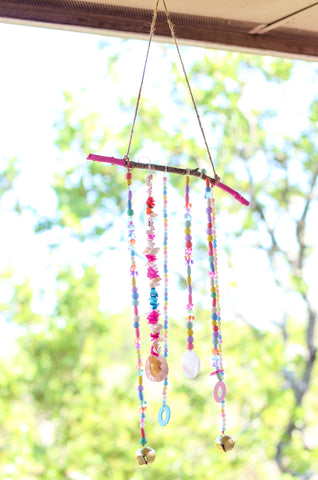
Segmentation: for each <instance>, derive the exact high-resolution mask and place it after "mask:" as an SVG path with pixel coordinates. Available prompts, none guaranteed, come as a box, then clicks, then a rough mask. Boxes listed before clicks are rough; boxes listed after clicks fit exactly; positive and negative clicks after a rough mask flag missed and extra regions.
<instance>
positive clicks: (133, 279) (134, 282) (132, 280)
mask: <svg viewBox="0 0 318 480" xmlns="http://www.w3.org/2000/svg"><path fill="white" fill-rule="evenodd" d="M131 284H132V286H133V287H135V286H136V279H135V278H132V279H131Z"/></svg>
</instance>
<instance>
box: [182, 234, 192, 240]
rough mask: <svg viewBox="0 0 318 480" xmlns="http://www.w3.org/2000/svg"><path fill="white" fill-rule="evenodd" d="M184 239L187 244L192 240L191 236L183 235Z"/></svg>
mask: <svg viewBox="0 0 318 480" xmlns="http://www.w3.org/2000/svg"><path fill="white" fill-rule="evenodd" d="M184 238H185V240H187V241H189V242H190V241H191V240H192V237H191V235H185V236H184Z"/></svg>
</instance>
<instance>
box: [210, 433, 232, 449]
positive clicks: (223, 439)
mask: <svg viewBox="0 0 318 480" xmlns="http://www.w3.org/2000/svg"><path fill="white" fill-rule="evenodd" d="M234 445H235V440H234V438H233V437H230V435H220V436H219V437H218V438H217V439H216V440H215V446H216V448H217V449H218V450H221V451H222V452H229V451H230V450H232V449H233V448H234Z"/></svg>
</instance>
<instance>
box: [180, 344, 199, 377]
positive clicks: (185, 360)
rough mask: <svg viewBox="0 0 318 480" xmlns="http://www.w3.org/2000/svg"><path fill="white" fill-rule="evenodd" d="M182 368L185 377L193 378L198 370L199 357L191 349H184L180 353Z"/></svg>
mask: <svg viewBox="0 0 318 480" xmlns="http://www.w3.org/2000/svg"><path fill="white" fill-rule="evenodd" d="M182 370H183V373H184V375H185V376H186V377H187V378H195V377H196V376H197V375H198V373H199V371H200V359H199V357H198V355H197V354H196V353H195V352H194V351H193V350H186V351H185V352H184V354H183V355H182Z"/></svg>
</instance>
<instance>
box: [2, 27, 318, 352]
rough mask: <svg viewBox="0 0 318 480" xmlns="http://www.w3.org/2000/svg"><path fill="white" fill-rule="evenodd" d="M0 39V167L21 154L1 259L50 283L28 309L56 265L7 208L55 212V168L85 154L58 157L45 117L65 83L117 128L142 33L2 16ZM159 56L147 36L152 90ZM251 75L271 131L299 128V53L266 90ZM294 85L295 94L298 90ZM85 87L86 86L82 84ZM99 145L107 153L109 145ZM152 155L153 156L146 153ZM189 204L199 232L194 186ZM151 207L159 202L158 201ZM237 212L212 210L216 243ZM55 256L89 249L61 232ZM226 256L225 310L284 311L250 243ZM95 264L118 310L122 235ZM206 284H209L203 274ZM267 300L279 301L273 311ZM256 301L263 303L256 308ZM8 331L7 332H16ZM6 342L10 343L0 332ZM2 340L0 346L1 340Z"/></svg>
mask: <svg viewBox="0 0 318 480" xmlns="http://www.w3.org/2000/svg"><path fill="white" fill-rule="evenodd" d="M101 40H103V41H104V40H107V42H109V46H108V47H107V49H106V52H107V53H109V54H112V55H114V54H116V53H118V52H121V61H120V64H119V67H118V68H119V69H118V70H117V75H118V83H117V84H116V85H115V84H114V83H113V82H111V81H110V80H109V79H107V78H106V65H105V58H106V57H105V50H101V49H100V48H98V45H99V42H100V41H101ZM0 42H1V45H2V49H1V50H0V62H1V66H2V69H1V70H2V75H1V90H0V132H1V143H0V144H1V155H0V168H2V166H3V159H4V158H7V157H12V156H17V157H18V158H19V159H20V161H21V171H22V174H21V177H20V179H19V181H18V183H17V189H16V191H14V192H12V193H10V194H8V195H6V197H5V198H4V199H3V201H2V205H1V206H2V210H1V217H2V218H1V222H2V237H1V252H2V258H1V260H0V267H1V268H6V267H7V266H9V265H11V266H13V267H14V269H15V272H16V273H15V278H16V279H17V280H19V281H22V280H23V278H24V277H25V276H31V279H32V285H33V286H34V288H35V289H37V288H40V287H43V288H44V289H45V290H46V292H47V293H46V296H45V303H44V304H35V305H34V308H35V309H36V310H38V311H43V312H45V311H50V309H51V308H53V306H54V300H55V296H54V282H53V279H54V273H55V271H54V268H53V269H47V265H48V264H49V263H50V261H51V260H52V257H51V256H49V252H48V249H47V247H46V245H45V244H44V242H43V239H42V237H41V236H35V235H34V234H33V231H32V216H31V214H25V215H23V216H22V218H21V217H17V216H16V215H14V214H12V213H11V212H10V210H11V208H12V207H13V205H14V204H15V202H16V199H17V198H18V199H20V201H21V202H22V203H23V204H28V205H32V206H35V207H36V208H37V210H38V211H39V213H40V214H41V215H47V216H50V215H52V214H53V213H54V209H55V206H56V199H55V196H54V193H53V192H52V191H51V190H50V181H51V179H52V175H53V173H54V171H56V170H57V169H59V170H60V171H61V170H62V171H63V169H64V168H65V165H66V164H67V162H69V161H71V162H72V161H73V162H74V161H75V162H84V163H85V162H86V160H85V156H84V155H82V156H78V155H76V156H74V155H73V154H72V156H71V157H72V158H71V159H70V158H69V156H68V155H65V156H63V157H61V154H60V152H59V151H58V150H57V149H56V147H54V145H53V142H54V137H55V135H56V132H55V130H54V129H53V127H52V126H53V124H54V122H55V121H56V120H57V118H58V117H59V114H60V112H61V110H62V108H63V96H62V92H63V90H68V91H71V92H72V93H73V95H74V96H75V97H76V98H78V99H82V101H83V110H84V111H87V113H89V112H91V111H94V110H95V109H98V110H103V111H104V113H105V116H104V118H105V125H107V126H109V127H111V128H113V129H114V131H115V130H117V129H119V128H120V126H121V124H122V119H121V116H120V112H119V111H118V108H117V102H116V96H117V94H118V92H119V91H121V92H122V91H126V92H127V98H129V96H130V95H131V94H136V92H137V88H138V85H139V81H140V72H141V68H142V64H143V60H144V53H145V47H146V45H145V42H142V41H132V42H129V43H127V42H126V43H125V46H124V47H123V45H122V43H121V40H120V39H115V38H111V39H107V38H105V37H98V36H95V35H89V34H80V33H73V32H63V31H58V30H48V29H40V28H32V27H22V26H13V25H8V24H0ZM218 54H221V53H218ZM165 55H167V56H168V58H171V57H172V56H173V55H175V52H173V50H172V51H168V53H163V47H162V45H153V47H152V56H151V57H150V64H149V70H148V73H147V77H146V84H145V95H151V94H153V92H155V91H156V90H155V89H156V88H160V89H162V91H164V89H166V91H167V92H168V91H169V78H168V68H169V67H168V63H167V61H166V59H165ZM201 55H202V49H196V48H187V49H186V56H185V60H186V62H185V63H186V65H189V64H190V63H191V62H192V61H193V60H194V59H195V58H197V56H201ZM158 70H159V74H158V73H157V72H158ZM164 73H167V75H164ZM166 77H167V78H166ZM163 79H165V81H166V84H165V86H164V85H163V84H162V81H163ZM251 82H254V88H252V89H250V90H249V95H248V97H246V101H247V102H250V103H251V104H253V105H254V106H255V108H263V107H265V106H267V104H268V102H270V103H271V104H272V105H277V106H278V116H277V119H276V120H275V122H273V123H272V124H271V126H270V127H269V131H268V133H269V135H271V134H275V132H278V133H286V134H288V135H290V136H295V135H296V134H297V132H298V131H299V130H302V129H304V128H306V122H307V120H306V118H307V108H308V105H309V103H310V101H311V100H312V97H313V95H314V93H315V85H314V75H313V67H312V65H310V64H307V63H306V62H298V63H297V67H296V70H295V74H294V76H293V79H292V80H291V81H290V82H289V83H288V85H286V87H284V89H283V90H282V89H280V90H278V89H277V88H275V87H273V88H271V89H269V88H268V86H266V84H265V82H264V80H263V79H262V78H260V77H258V78H256V77H255V78H253V79H251ZM300 86H301V92H302V94H301V95H299V94H298V93H299V91H300ZM83 89H85V92H84V93H83ZM157 91H158V90H157ZM295 92H297V94H295ZM169 105H170V99H169V95H167V96H166V97H164V98H163V100H162V110H163V112H168V111H169V108H170V107H169ZM104 153H105V154H108V155H112V154H113V152H112V151H109V152H104ZM152 160H153V161H156V159H153V158H152ZM258 168H259V166H258ZM157 178H158V181H156V182H155V189H156V190H157V191H158V195H159V196H160V192H161V177H160V175H158V176H157ZM242 193H243V192H242ZM144 195H145V193H144V192H143V191H142V189H140V190H139V191H138V192H137V193H136V204H135V210H136V211H139V212H141V211H142V209H143V204H144V199H145V198H144ZM222 195H223V194H222V193H220V194H218V199H221V198H222ZM169 202H170V205H173V208H172V214H173V215H174V217H172V218H173V220H171V224H172V223H173V229H174V230H173V234H172V233H171V234H170V238H172V237H173V238H174V239H175V238H179V239H180V244H178V243H175V241H174V245H173V246H171V250H170V259H171V258H173V263H172V262H171V260H170V271H171V281H170V285H171V292H170V296H171V298H173V303H171V314H172V315H173V316H177V317H180V319H181V318H183V317H184V310H185V309H184V306H185V301H186V299H185V292H180V291H179V290H178V289H177V288H176V280H177V278H178V277H177V276H176V274H175V273H174V272H180V273H184V265H183V263H184V262H183V253H182V249H181V248H180V246H181V245H183V226H182V224H181V220H182V216H183V199H181V198H179V197H178V196H177V195H176V194H175V193H174V192H170V198H169ZM159 204H160V202H159ZM193 208H194V215H193V217H194V226H193V229H194V231H195V232H197V235H199V234H200V232H201V231H202V232H203V233H204V232H205V226H204V224H205V215H204V210H205V205H204V204H202V199H200V198H199V197H197V196H196V195H194V196H193ZM242 208H245V207H242ZM158 211H159V212H160V211H161V208H160V207H159V208H158ZM180 212H181V215H180ZM178 215H179V217H178ZM175 218H179V219H180V221H175V220H174V219H175ZM235 221H236V219H235V218H232V219H229V217H228V216H226V218H225V219H219V222H218V223H219V227H220V228H219V243H220V244H222V243H223V238H224V235H225V234H226V232H228V231H230V225H229V222H235ZM202 222H204V223H202ZM226 222H227V223H226ZM137 227H138V230H137V234H138V237H137V242H138V244H139V245H140V246H139V252H142V250H143V247H144V245H145V234H144V226H143V225H138V226H137ZM123 230H124V231H125V230H126V227H125V224H124V222H122V221H121V220H119V221H118V223H117V224H116V228H115V229H114V230H113V231H112V232H111V233H110V234H109V237H107V238H108V240H109V246H113V245H114V244H117V242H118V241H119V239H120V237H121V235H122V231H123ZM58 255H59V257H58V258H56V260H57V261H59V262H60V263H63V261H65V259H66V258H67V259H69V261H71V262H73V263H74V264H75V263H76V262H77V259H78V258H83V259H86V258H89V253H88V252H87V251H85V245H83V244H81V245H78V244H76V242H74V241H73V240H72V239H66V241H65V243H64V245H63V249H62V250H61V253H59V254H58ZM247 259H248V261H247ZM233 262H234V267H233V268H231V270H230V271H228V270H227V259H226V256H225V253H224V252H222V250H221V251H220V263H221V266H223V271H224V272H225V273H223V274H222V272H221V274H222V278H221V281H222V292H223V293H222V292H221V293H222V299H224V300H223V312H224V318H225V317H228V318H232V317H233V313H232V312H233V311H234V310H235V309H239V310H241V311H243V312H244V315H245V316H246V318H247V319H248V320H249V321H253V322H255V324H258V325H261V324H262V325H264V324H267V323H268V319H272V318H273V316H274V317H275V316H276V319H277V320H278V319H279V317H280V316H281V314H282V310H281V308H282V307H280V305H281V302H280V301H279V295H280V293H279V292H277V290H276V289H275V286H274V284H273V280H272V275H271V273H270V272H269V270H268V268H267V261H266V258H265V256H264V255H262V254H261V253H260V252H258V251H256V250H250V249H248V248H247V246H246V245H244V243H243V242H242V241H241V240H238V241H237V242H236V243H235V245H233ZM255 265H257V267H258V271H259V272H260V274H259V278H260V281H259V282H255V281H254V280H253V279H254V277H255ZM143 266H144V265H143V261H142V260H140V262H139V269H140V270H142V269H143ZM98 268H99V270H100V271H101V272H109V271H110V270H111V271H112V276H111V277H110V276H108V275H104V277H103V279H102V282H101V299H102V307H103V308H104V309H107V310H109V311H120V310H124V309H125V308H126V307H127V306H128V305H129V302H130V294H129V277H128V253H127V249H126V245H125V244H122V245H121V246H120V248H119V249H118V250H115V251H114V250H109V249H108V245H105V254H104V256H103V257H102V259H101V262H100V264H99V267H98ZM195 275H196V274H195V266H194V276H195ZM230 277H231V278H230ZM231 280H236V281H239V280H240V287H239V288H238V289H237V290H233V289H228V288H227V287H226V285H227V283H228V282H230V281H231ZM205 285H207V279H206V283H205ZM143 286H145V288H141V293H142V298H143V300H144V305H145V308H144V311H145V312H146V311H147V301H146V299H147V297H148V289H147V287H146V285H145V283H141V287H143ZM264 289H266V292H267V294H268V295H271V298H272V304H271V305H270V304H268V303H266V304H265V305H264V293H263V292H264ZM105 292H111V294H110V295H107V296H106V295H105ZM7 293H8V292H6V291H5V290H4V289H3V290H0V301H1V300H5V299H6V298H7ZM197 300H198V301H200V302H201V304H202V305H204V306H205V307H207V308H209V305H210V304H209V298H207V297H204V296H201V295H199V294H198V298H197ZM273 304H276V305H277V306H276V307H275V313H274V315H273ZM259 305H262V306H264V308H263V307H262V308H261V309H260V308H259ZM291 308H294V305H291ZM5 334H6V337H7V336H8V335H9V334H10V332H9V331H8V330H7V329H6V330H5ZM1 337H2V338H3V337H4V336H1ZM1 337H0V338H1ZM12 338H14V332H13V333H12ZM4 344H6V345H8V339H7V338H6V339H5V341H4ZM2 347H3V348H5V346H4V345H2Z"/></svg>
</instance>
